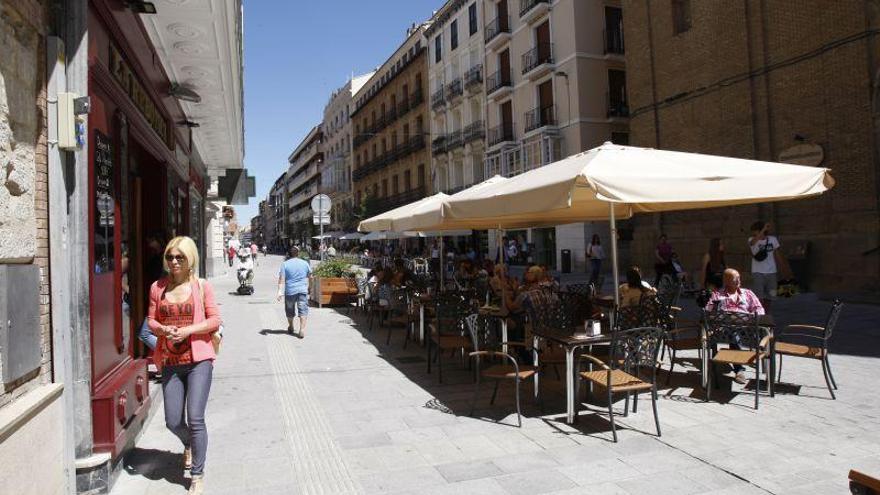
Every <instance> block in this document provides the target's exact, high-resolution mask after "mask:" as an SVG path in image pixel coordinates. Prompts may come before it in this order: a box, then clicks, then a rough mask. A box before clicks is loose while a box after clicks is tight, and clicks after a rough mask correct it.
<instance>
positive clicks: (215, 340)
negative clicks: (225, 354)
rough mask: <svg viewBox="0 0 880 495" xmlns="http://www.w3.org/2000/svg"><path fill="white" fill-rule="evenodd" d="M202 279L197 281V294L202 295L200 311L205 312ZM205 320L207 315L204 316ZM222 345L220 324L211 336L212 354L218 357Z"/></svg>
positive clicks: (221, 327) (221, 325)
mask: <svg viewBox="0 0 880 495" xmlns="http://www.w3.org/2000/svg"><path fill="white" fill-rule="evenodd" d="M203 280H204V279H201V278H200V279H199V292H200V293H201V294H202V311H204V310H205V288H204V285H203V284H202V281H203ZM205 318H207V315H205ZM222 343H223V324H222V323H221V324H220V328H218V329H217V330H216V331H215V332H214V333H212V334H211V345H213V346H214V354H215V355H217V356H219V355H220V347H221V344H222Z"/></svg>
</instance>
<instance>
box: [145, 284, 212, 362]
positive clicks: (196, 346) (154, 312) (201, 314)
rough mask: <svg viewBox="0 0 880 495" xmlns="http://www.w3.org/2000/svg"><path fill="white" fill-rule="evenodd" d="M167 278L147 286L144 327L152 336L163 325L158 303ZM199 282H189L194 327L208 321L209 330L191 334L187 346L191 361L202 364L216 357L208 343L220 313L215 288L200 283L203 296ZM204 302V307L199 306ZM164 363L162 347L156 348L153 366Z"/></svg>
mask: <svg viewBox="0 0 880 495" xmlns="http://www.w3.org/2000/svg"><path fill="white" fill-rule="evenodd" d="M168 282H169V280H168V277H163V278H161V279H159V280H157V281H156V282H154V283H153V285H152V286H150V307H149V310H148V311H147V324H148V325H149V326H150V330H151V331H152V332H154V333H156V331H158V330H159V328H160V327H161V326H162V323H160V321H161V316H160V315H159V304H160V302H161V301H162V299H163V298H164V296H165V290H166V289H167V288H168ZM199 285H200V284H199V281H198V280H197V279H193V280H192V281H191V282H190V288H191V289H192V302H193V324H194V325H197V324H199V323H202V322H207V324H208V329H209V331H208V332H207V333H198V334H194V335H190V337H189V343H190V348H191V349H192V359H193V362H196V363H198V362H199V361H205V360H207V359H211V360H213V359H215V358H216V357H217V355H216V354H215V353H214V345H213V344H212V343H211V334H212V333H213V332H215V331H217V330H218V329H219V328H220V324H221V323H222V322H221V320H220V311H219V310H218V309H217V301H216V300H215V298H214V289H213V287H211V284H209V283H208V281H207V280H203V281H202V283H201V286H202V287H203V288H204V295H203V294H202V291H201V290H199ZM203 299H204V304H203V303H202V301H203ZM163 360H164V357H163V351H162V346H156V350H155V351H154V353H153V361H154V362H155V363H156V366H162V362H163Z"/></svg>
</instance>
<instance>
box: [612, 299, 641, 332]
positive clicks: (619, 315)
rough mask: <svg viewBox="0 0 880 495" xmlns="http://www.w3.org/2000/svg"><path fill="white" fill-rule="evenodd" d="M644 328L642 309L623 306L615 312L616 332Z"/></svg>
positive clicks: (637, 306) (638, 306)
mask: <svg viewBox="0 0 880 495" xmlns="http://www.w3.org/2000/svg"><path fill="white" fill-rule="evenodd" d="M641 326H642V307H641V305H636V306H623V307H618V308H617V309H616V310H615V311H614V331H620V330H628V329H630V328H637V327H641Z"/></svg>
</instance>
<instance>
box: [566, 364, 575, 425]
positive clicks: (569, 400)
mask: <svg viewBox="0 0 880 495" xmlns="http://www.w3.org/2000/svg"><path fill="white" fill-rule="evenodd" d="M565 398H566V412H567V415H568V424H572V423H574V349H573V348H571V347H566V348H565Z"/></svg>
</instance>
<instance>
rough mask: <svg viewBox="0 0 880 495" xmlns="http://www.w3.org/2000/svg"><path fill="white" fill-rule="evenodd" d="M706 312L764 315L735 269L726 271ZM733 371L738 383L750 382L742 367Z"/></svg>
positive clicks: (758, 302)
mask: <svg viewBox="0 0 880 495" xmlns="http://www.w3.org/2000/svg"><path fill="white" fill-rule="evenodd" d="M706 310H707V311H729V312H733V313H754V314H759V315H763V314H764V306H762V305H761V300H760V299H758V296H756V295H755V293H754V292H752V291H750V290H749V289H744V288H742V287H741V280H740V276H739V272H738V271H736V270H734V269H733V268H728V269H726V270H724V286H723V287H721V288H720V289H717V290H715V291H714V292H713V293H712V296H711V297H710V298H709V302H708V303H707V304H706ZM730 348H731V349H739V346H738V345H737V344H735V343H731V344H730ZM733 371H734V372H735V373H736V378H734V380H735V381H736V383H740V384H745V383H746V382H747V381H748V380H746V375H745V373H743V367H742V366H739V365H735V366H734V367H733Z"/></svg>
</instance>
